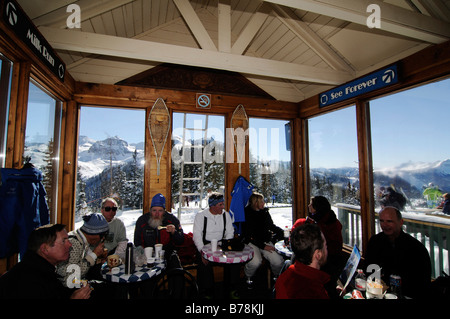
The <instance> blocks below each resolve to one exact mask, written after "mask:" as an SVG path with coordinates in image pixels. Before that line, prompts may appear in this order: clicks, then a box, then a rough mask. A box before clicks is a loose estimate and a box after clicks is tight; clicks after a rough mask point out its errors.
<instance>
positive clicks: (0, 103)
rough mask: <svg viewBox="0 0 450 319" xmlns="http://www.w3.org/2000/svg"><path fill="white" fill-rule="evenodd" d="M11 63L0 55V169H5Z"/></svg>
mask: <svg viewBox="0 0 450 319" xmlns="http://www.w3.org/2000/svg"><path fill="white" fill-rule="evenodd" d="M11 73H12V62H11V61H9V60H8V59H6V58H5V57H4V56H3V55H1V54H0V167H5V158H6V137H7V131H8V115H9V97H10V91H11Z"/></svg>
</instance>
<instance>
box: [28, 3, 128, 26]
mask: <svg viewBox="0 0 450 319" xmlns="http://www.w3.org/2000/svg"><path fill="white" fill-rule="evenodd" d="M132 1H134V0H96V1H92V0H79V1H77V2H75V4H77V5H79V6H80V10H81V19H82V21H85V20H88V19H90V18H92V17H95V16H98V15H100V14H102V13H104V12H107V11H110V10H113V9H115V8H117V7H120V6H122V5H124V4H127V3H130V2H132ZM66 10H67V6H63V7H61V8H59V9H58V10H54V11H51V12H49V13H47V14H45V15H42V16H40V17H38V18H36V19H33V23H34V24H35V25H36V26H41V25H45V26H49V27H56V28H65V27H67V21H66V20H67V18H68V17H69V15H70V14H71V12H69V13H68V12H66Z"/></svg>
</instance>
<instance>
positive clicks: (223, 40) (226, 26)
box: [217, 0, 231, 53]
mask: <svg viewBox="0 0 450 319" xmlns="http://www.w3.org/2000/svg"><path fill="white" fill-rule="evenodd" d="M217 9H218V13H219V17H218V25H219V27H218V29H219V30H218V39H219V41H218V47H219V51H220V52H228V53H229V52H231V6H230V0H219V3H218V6H217Z"/></svg>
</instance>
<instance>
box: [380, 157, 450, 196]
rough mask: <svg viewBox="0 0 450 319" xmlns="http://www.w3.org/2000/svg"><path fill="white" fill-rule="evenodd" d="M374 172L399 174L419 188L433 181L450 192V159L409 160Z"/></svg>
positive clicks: (443, 189) (435, 184)
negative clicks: (424, 161) (430, 160)
mask: <svg viewBox="0 0 450 319" xmlns="http://www.w3.org/2000/svg"><path fill="white" fill-rule="evenodd" d="M374 174H378V175H385V176H391V177H393V176H397V177H400V178H402V179H404V180H405V181H407V182H409V183H410V184H411V185H412V186H414V187H416V188H417V189H419V190H422V189H423V187H426V186H428V185H429V184H430V183H432V184H433V185H434V186H437V187H438V188H439V189H441V190H442V191H444V192H450V159H446V160H443V161H437V162H433V163H413V162H408V163H405V164H402V165H400V166H397V167H393V168H384V169H380V170H375V171H374Z"/></svg>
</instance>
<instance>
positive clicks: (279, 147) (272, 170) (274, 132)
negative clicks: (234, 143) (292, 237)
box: [249, 118, 293, 228]
mask: <svg viewBox="0 0 450 319" xmlns="http://www.w3.org/2000/svg"><path fill="white" fill-rule="evenodd" d="M249 124H250V128H249V152H250V156H249V158H250V182H251V183H252V184H253V186H254V187H255V188H254V190H256V191H257V192H259V193H261V194H262V195H263V196H264V198H265V202H266V207H268V208H269V212H270V214H271V216H272V219H273V221H274V223H275V224H276V225H277V226H279V227H281V228H284V227H285V226H289V227H290V226H291V225H292V201H293V198H292V167H291V151H290V134H291V133H290V123H289V121H285V120H271V119H259V118H250V123H249Z"/></svg>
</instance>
